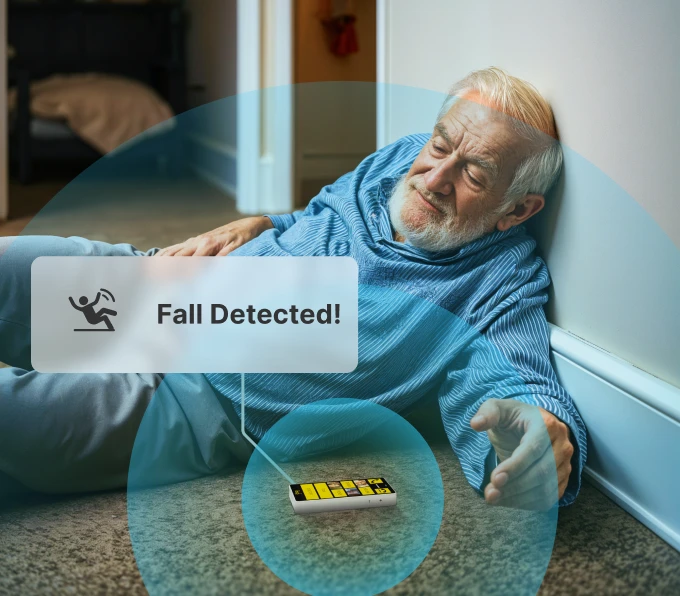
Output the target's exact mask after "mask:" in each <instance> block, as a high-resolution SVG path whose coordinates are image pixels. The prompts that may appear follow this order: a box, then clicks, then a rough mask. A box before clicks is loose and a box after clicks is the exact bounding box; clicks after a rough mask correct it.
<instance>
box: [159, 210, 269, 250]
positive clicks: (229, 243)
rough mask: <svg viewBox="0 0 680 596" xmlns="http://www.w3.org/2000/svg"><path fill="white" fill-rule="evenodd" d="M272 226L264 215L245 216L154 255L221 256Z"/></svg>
mask: <svg viewBox="0 0 680 596" xmlns="http://www.w3.org/2000/svg"><path fill="white" fill-rule="evenodd" d="M273 227H274V226H273V224H272V222H271V220H270V219H269V218H268V217H265V216H264V215H261V216H257V217H246V218H244V219H239V220H237V221H232V222H231V223H228V224H227V225H225V226H222V227H221V228H217V229H215V230H212V231H211V232H206V233H205V234H201V235H200V236H196V237H195V238H189V240H186V241H185V242H182V243H181V244H175V245H174V246H168V247H167V248H164V249H163V250H160V251H158V252H157V253H156V254H155V255H154V256H156V257H213V256H217V257H223V256H225V255H228V254H229V253H230V252H231V251H232V250H236V249H237V248H238V247H239V246H243V245H244V244H245V243H246V242H249V241H250V240H252V239H253V238H257V237H258V236H259V235H260V234H261V233H262V232H264V231H265V230H269V229H270V228H273Z"/></svg>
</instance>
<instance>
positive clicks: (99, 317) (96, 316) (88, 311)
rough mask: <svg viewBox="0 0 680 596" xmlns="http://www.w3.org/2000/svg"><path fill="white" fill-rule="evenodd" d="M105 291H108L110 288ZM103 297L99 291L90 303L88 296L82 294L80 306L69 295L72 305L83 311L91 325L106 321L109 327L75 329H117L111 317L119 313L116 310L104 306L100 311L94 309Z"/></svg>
mask: <svg viewBox="0 0 680 596" xmlns="http://www.w3.org/2000/svg"><path fill="white" fill-rule="evenodd" d="M104 291H106V292H108V290H104ZM101 297H102V293H101V292H97V297H96V298H95V299H94V300H93V301H92V302H90V303H89V304H88V302H87V296H81V297H80V298H78V302H79V303H80V306H78V304H76V303H75V301H74V300H73V298H71V296H69V297H68V299H69V302H70V303H71V306H72V307H73V308H75V309H76V310H79V311H80V312H82V313H83V315H84V316H85V319H86V320H87V322H88V323H89V324H90V325H98V324H99V323H104V324H105V325H106V327H107V328H106V329H74V331H115V329H114V327H113V323H111V320H110V319H109V317H110V316H111V317H115V316H116V315H117V314H118V313H117V312H116V311H115V310H111V309H110V308H102V309H100V310H98V311H95V310H94V307H95V305H96V304H97V303H98V302H99V299H100V298H101Z"/></svg>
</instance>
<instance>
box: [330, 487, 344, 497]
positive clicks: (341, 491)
mask: <svg viewBox="0 0 680 596" xmlns="http://www.w3.org/2000/svg"><path fill="white" fill-rule="evenodd" d="M333 494H334V495H335V496H336V497H346V496H347V493H345V489H344V488H336V489H335V490H334V491H333Z"/></svg>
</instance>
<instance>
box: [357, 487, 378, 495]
mask: <svg viewBox="0 0 680 596" xmlns="http://www.w3.org/2000/svg"><path fill="white" fill-rule="evenodd" d="M359 490H360V491H361V494H362V495H374V494H375V493H374V492H373V489H372V488H371V487H370V486H361V487H359Z"/></svg>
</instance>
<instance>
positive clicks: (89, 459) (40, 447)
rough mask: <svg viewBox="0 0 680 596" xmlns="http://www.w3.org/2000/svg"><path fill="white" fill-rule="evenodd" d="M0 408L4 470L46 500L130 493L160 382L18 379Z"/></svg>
mask: <svg viewBox="0 0 680 596" xmlns="http://www.w3.org/2000/svg"><path fill="white" fill-rule="evenodd" d="M15 376H17V377H18V378H17V379H16V382H14V383H13V384H10V385H11V386H10V387H9V388H8V389H9V393H8V399H7V400H4V401H3V403H2V404H0V418H3V419H4V420H0V428H1V430H2V432H0V435H2V438H0V453H2V454H3V455H2V456H0V470H1V471H4V472H6V473H8V474H9V475H11V476H13V477H14V478H16V479H17V480H19V481H20V482H22V483H23V484H25V485H26V486H28V487H29V488H32V489H34V490H39V491H42V492H72V491H90V490H103V489H109V488H116V487H121V486H124V485H125V482H126V479H127V469H128V465H129V461H130V456H131V453H132V447H133V445H134V441H135V437H136V435H137V430H138V428H139V426H140V424H141V421H142V418H143V417H144V413H145V411H146V409H147V406H148V405H149V403H150V401H151V398H152V397H153V395H154V393H155V391H156V388H157V387H158V385H159V384H160V381H161V377H160V375H132V374H131V375H51V374H41V373H36V372H34V371H31V372H26V371H23V374H17V375H15Z"/></svg>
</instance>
